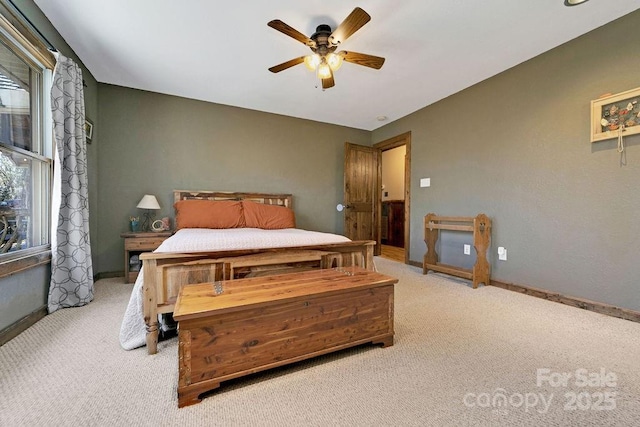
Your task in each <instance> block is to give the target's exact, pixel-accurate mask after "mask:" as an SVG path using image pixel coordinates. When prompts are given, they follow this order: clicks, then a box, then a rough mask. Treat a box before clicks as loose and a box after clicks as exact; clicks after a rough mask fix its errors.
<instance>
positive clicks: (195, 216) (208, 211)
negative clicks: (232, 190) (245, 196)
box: [173, 200, 244, 230]
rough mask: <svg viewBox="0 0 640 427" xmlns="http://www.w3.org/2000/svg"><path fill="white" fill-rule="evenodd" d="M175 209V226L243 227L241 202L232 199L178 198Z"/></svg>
mask: <svg viewBox="0 0 640 427" xmlns="http://www.w3.org/2000/svg"><path fill="white" fill-rule="evenodd" d="M173 207H174V208H175V210H176V228H177V229H178V230H179V229H181V228H238V227H244V217H243V216H242V204H241V203H240V202H238V201H233V200H180V201H177V202H176V203H175V204H174V205H173Z"/></svg>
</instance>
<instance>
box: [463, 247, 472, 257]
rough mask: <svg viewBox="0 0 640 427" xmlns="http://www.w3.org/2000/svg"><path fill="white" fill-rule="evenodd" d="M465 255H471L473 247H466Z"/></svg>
mask: <svg viewBox="0 0 640 427" xmlns="http://www.w3.org/2000/svg"><path fill="white" fill-rule="evenodd" d="M464 254H465V255H471V245H464Z"/></svg>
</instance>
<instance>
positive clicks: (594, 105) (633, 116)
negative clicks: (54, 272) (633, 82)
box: [591, 87, 640, 142]
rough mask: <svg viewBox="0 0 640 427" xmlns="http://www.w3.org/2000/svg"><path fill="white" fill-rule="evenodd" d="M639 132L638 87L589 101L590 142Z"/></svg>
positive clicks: (639, 90) (639, 89)
mask: <svg viewBox="0 0 640 427" xmlns="http://www.w3.org/2000/svg"><path fill="white" fill-rule="evenodd" d="M621 133H622V136H629V135H634V134H636V133H640V87H639V88H636V89H631V90H628V91H626V92H620V93H616V94H614V95H608V96H603V97H601V98H598V99H596V100H594V101H591V142H598V141H602V140H605V139H612V138H619V137H620V135H621Z"/></svg>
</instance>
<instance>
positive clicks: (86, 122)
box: [84, 118, 93, 144]
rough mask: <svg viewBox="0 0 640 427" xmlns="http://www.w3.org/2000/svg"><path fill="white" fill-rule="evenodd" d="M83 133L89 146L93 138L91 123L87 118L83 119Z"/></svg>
mask: <svg viewBox="0 0 640 427" xmlns="http://www.w3.org/2000/svg"><path fill="white" fill-rule="evenodd" d="M84 131H85V134H86V135H87V142H88V143H89V144H91V139H92V138H93V123H92V122H91V120H89V119H87V118H85V119H84Z"/></svg>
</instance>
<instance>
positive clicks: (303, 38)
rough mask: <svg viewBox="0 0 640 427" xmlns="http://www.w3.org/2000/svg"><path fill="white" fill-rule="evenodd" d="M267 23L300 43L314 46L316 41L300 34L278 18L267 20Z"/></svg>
mask: <svg viewBox="0 0 640 427" xmlns="http://www.w3.org/2000/svg"><path fill="white" fill-rule="evenodd" d="M267 25H268V26H270V27H271V28H273V29H274V30H278V31H280V32H281V33H283V34H286V35H288V36H289V37H292V38H294V39H296V40H298V41H299V42H300V43H303V44H306V45H307V46H313V47H315V46H316V42H314V41H313V40H311V39H310V38H309V37H307V36H305V35H304V34H302V33H301V32H300V31H298V30H296V29H295V28H293V27H291V26H289V25H287V24H285V23H284V22H282V21H281V20H279V19H274V20H273V21H269V22H268V23H267Z"/></svg>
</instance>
